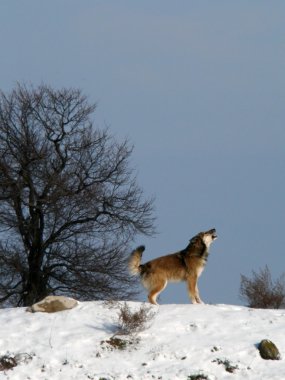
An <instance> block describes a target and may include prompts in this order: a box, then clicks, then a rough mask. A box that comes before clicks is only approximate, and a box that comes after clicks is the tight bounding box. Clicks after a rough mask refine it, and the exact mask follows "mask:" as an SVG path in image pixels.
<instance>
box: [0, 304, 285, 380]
mask: <svg viewBox="0 0 285 380" xmlns="http://www.w3.org/2000/svg"><path fill="white" fill-rule="evenodd" d="M127 304H128V306H129V307H130V308H131V310H132V311H136V310H138V309H139V308H140V307H141V305H142V304H141V303H139V302H128V303H127ZM120 305H122V303H115V304H109V303H107V302H99V301H96V302H80V303H79V305H78V306H77V307H76V308H75V309H72V310H68V311H62V312H58V313H53V314H47V313H28V312H26V310H25V308H15V309H12V308H11V309H1V310H0V325H1V334H0V355H1V356H3V355H6V354H7V355H10V356H15V355H17V356H16V357H17V359H18V361H19V364H18V365H17V366H16V367H14V368H12V369H9V370H6V371H1V372H0V380H1V379H5V380H6V379H10V380H12V379H13V380H14V379H20V380H59V379H60V380H69V379H76V380H81V379H93V380H99V379H108V380H111V379H116V380H121V379H130V380H141V379H162V380H168V379H169V380H175V379H178V380H180V379H181V380H182V379H183V380H187V379H190V376H191V375H197V374H203V375H204V377H206V376H207V378H208V379H209V380H214V379H215V380H222V379H250V380H255V379H256V380H266V379H270V380H274V379H276V380H277V379H278V380H284V379H285V364H284V359H283V357H284V355H285V354H284V352H285V334H284V331H285V310H261V309H250V308H246V307H243V306H233V305H191V304H189V305H161V306H151V309H152V310H153V312H154V313H155V315H154V318H153V319H152V321H151V323H150V325H149V326H148V327H147V328H146V329H145V330H144V331H142V332H140V333H138V335H137V338H138V340H139V341H138V342H137V343H134V344H130V345H128V346H127V348H125V349H124V350H120V349H118V348H112V347H111V346H110V345H108V344H107V343H106V342H105V343H102V341H105V340H108V339H110V337H112V336H113V334H114V333H115V332H116V331H117V329H118V327H117V326H118V313H119V306H120ZM118 338H120V339H127V340H130V339H131V338H130V337H127V336H118ZM262 339H270V340H272V341H273V342H274V343H275V344H276V346H277V347H278V349H279V351H280V353H281V357H282V358H281V360H278V361H271V360H263V359H262V358H261V357H260V355H259V352H258V350H257V345H258V343H259V342H260V341H261V340H262ZM226 361H227V362H229V363H230V364H231V365H232V366H237V369H235V370H234V372H233V373H231V372H228V371H227V370H226V369H225V366H224V365H223V364H222V363H224V362H226ZM219 363H220V364H219Z"/></svg>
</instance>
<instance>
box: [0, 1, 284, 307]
mask: <svg viewBox="0 0 285 380" xmlns="http://www.w3.org/2000/svg"><path fill="white" fill-rule="evenodd" d="M284 17H285V2H284V1H282V0H280V1H278V0H274V1H263V0H252V1H243V0H241V1H228V0H227V1H225V0H224V1H221V0H217V1H212V0H209V1H203V0H196V1H192V0H188V1H186V0H185V1H180V0H178V1H175V2H174V1H168V0H157V1H149V0H144V1H130V0H129V1H119V0H110V1H103V0H102V1H96V0H80V1H75V0H49V1H39V0H33V1H31V0H26V1H20V0H18V1H15V0H9V1H1V3H0V42H1V44H0V46H1V56H0V67H1V71H0V86H1V89H2V90H4V91H10V90H11V89H12V88H13V87H14V86H15V84H16V82H17V81H19V82H24V83H27V84H33V85H35V86H36V85H38V84H40V83H42V82H44V83H46V84H49V85H51V86H53V87H59V88H60V87H63V86H65V87H79V88H81V89H82V91H83V92H84V93H85V94H86V95H87V96H88V97H89V99H90V101H91V102H93V101H96V102H97V103H98V108H97V111H96V112H95V115H94V116H95V125H96V126H98V127H104V126H105V125H108V126H109V127H110V129H111V132H112V133H113V134H114V135H115V136H116V137H117V138H118V139H123V138H125V137H128V138H129V139H130V141H131V143H132V144H134V147H135V150H134V153H133V156H132V162H131V164H132V166H133V167H134V168H136V170H137V172H138V182H139V183H140V184H141V186H142V187H143V189H144V192H145V194H146V195H150V196H152V195H154V196H155V197H156V216H157V228H158V232H159V233H158V235H157V236H155V238H145V237H141V238H140V239H138V241H137V242H135V244H136V243H137V244H145V245H146V251H145V253H144V260H149V259H150V258H153V257H155V256H159V255H162V254H166V253H171V252H174V251H176V250H179V249H182V248H184V247H185V246H186V245H187V243H188V240H189V239H190V238H191V237H192V236H193V235H195V234H196V233H197V232H199V231H201V230H205V229H209V228H212V227H216V229H217V232H218V235H219V239H218V240H217V241H215V242H214V244H213V245H212V248H211V255H210V258H209V262H208V265H207V267H206V269H205V271H204V273H203V274H202V276H201V278H200V293H201V296H202V298H203V299H204V301H205V302H209V303H231V304H236V303H241V301H240V299H239V296H238V293H239V284H240V274H241V273H242V274H245V275H248V276H250V275H251V271H252V270H256V271H258V270H259V269H260V268H263V267H264V266H265V265H266V264H267V265H268V266H269V268H270V270H271V272H272V275H273V277H277V276H279V275H280V274H281V273H283V272H285V265H284V263H285V259H284V248H283V247H284V237H285V233H284V216H285V202H284V195H285V178H284V155H285V154H284V152H285V147H284V140H285V126H284V110H285V108H284V100H285V23H284ZM135 244H134V245H135ZM141 299H145V294H144V293H143V294H142V298H141ZM160 302H161V303H184V302H188V297H187V292H186V290H185V284H182V285H169V286H168V288H167V289H166V290H165V291H164V292H163V293H162V296H161V298H160Z"/></svg>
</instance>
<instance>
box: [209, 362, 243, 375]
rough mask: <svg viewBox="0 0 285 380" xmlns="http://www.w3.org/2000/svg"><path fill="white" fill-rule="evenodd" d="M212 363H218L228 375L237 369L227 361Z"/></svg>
mask: <svg viewBox="0 0 285 380" xmlns="http://www.w3.org/2000/svg"><path fill="white" fill-rule="evenodd" d="M213 363H218V364H221V365H223V366H224V368H225V370H226V371H227V372H229V373H234V372H235V370H236V369H238V366H237V365H233V364H231V362H230V361H229V360H228V359H224V360H222V359H215V360H213Z"/></svg>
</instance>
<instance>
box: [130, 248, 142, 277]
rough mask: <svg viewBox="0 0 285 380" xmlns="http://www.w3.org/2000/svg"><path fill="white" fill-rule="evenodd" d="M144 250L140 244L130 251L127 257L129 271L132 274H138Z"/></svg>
mask: <svg viewBox="0 0 285 380" xmlns="http://www.w3.org/2000/svg"><path fill="white" fill-rule="evenodd" d="M144 250H145V246H144V245H140V246H139V247H137V248H136V249H135V250H134V251H133V252H132V253H131V256H130V258H129V271H130V273H131V274H133V275H138V274H139V273H140V272H141V269H140V266H141V258H142V254H143V251H144Z"/></svg>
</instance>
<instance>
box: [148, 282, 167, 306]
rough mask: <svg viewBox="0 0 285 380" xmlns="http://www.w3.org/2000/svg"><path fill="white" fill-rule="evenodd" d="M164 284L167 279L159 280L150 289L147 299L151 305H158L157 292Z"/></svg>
mask: <svg viewBox="0 0 285 380" xmlns="http://www.w3.org/2000/svg"><path fill="white" fill-rule="evenodd" d="M166 285H167V281H161V282H159V283H156V284H155V287H154V288H153V289H151V290H150V292H149V294H148V300H149V302H150V303H152V304H153V305H158V303H157V302H156V299H157V297H158V296H159V294H160V293H161V292H162V291H163V289H164V288H165V287H166Z"/></svg>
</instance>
